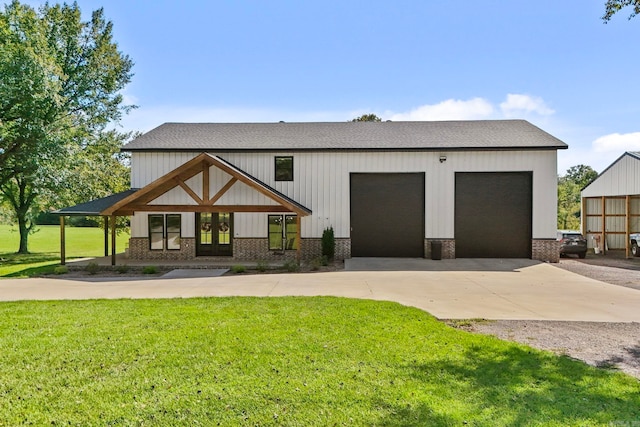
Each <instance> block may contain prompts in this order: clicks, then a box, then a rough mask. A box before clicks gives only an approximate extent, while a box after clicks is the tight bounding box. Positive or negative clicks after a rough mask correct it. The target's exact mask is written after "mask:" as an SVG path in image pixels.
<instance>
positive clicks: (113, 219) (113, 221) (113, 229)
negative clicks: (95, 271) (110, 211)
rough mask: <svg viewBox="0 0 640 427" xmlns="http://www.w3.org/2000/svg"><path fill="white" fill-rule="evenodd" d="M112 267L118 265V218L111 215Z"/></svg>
mask: <svg viewBox="0 0 640 427" xmlns="http://www.w3.org/2000/svg"><path fill="white" fill-rule="evenodd" d="M111 265H116V216H115V215H111Z"/></svg>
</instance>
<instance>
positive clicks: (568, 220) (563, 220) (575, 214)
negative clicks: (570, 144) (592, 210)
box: [558, 165, 598, 230]
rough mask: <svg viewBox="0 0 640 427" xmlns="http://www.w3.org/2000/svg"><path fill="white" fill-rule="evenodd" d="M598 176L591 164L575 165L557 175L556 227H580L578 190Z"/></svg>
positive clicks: (574, 228)
mask: <svg viewBox="0 0 640 427" xmlns="http://www.w3.org/2000/svg"><path fill="white" fill-rule="evenodd" d="M597 176H598V173H597V172H596V171H595V170H593V168H591V166H586V165H577V166H572V167H570V168H569V169H567V173H566V174H565V175H564V176H561V177H558V228H559V229H563V230H577V229H579V228H580V210H581V203H580V191H582V189H583V188H584V187H586V186H587V185H588V184H589V183H590V182H591V181H593V180H594V179H595V178H596V177H597Z"/></svg>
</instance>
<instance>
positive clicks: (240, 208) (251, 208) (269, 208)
mask: <svg viewBox="0 0 640 427" xmlns="http://www.w3.org/2000/svg"><path fill="white" fill-rule="evenodd" d="M127 208H128V209H131V210H133V211H136V212H255V213H262V212H274V213H281V212H291V211H290V210H289V209H287V208H286V207H284V206H278V205H212V206H209V205H140V206H137V205H132V206H127ZM118 215H124V214H123V213H121V212H118Z"/></svg>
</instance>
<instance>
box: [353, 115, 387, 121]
mask: <svg viewBox="0 0 640 427" xmlns="http://www.w3.org/2000/svg"><path fill="white" fill-rule="evenodd" d="M351 121H352V122H381V121H382V119H381V118H380V117H378V116H376V115H375V114H373V113H371V114H363V115H361V116H360V117H356V118H355V119H353V120H351Z"/></svg>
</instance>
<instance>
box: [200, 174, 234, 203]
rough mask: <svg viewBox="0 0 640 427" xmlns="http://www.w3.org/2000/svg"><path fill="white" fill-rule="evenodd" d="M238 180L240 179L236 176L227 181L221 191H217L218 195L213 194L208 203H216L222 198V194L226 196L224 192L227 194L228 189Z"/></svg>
mask: <svg viewBox="0 0 640 427" xmlns="http://www.w3.org/2000/svg"><path fill="white" fill-rule="evenodd" d="M237 181H238V178H235V177H234V178H231V179H230V180H229V182H227V183H226V184H225V185H224V187H222V188H221V189H220V191H218V192H217V193H216V195H215V196H213V197H212V198H210V199H209V200H208V201H207V204H208V205H214V204H215V203H216V202H217V201H218V200H220V198H221V197H222V196H224V194H225V193H226V192H227V191H229V189H230V188H231V187H232V186H233V184H235V183H236V182H237Z"/></svg>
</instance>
